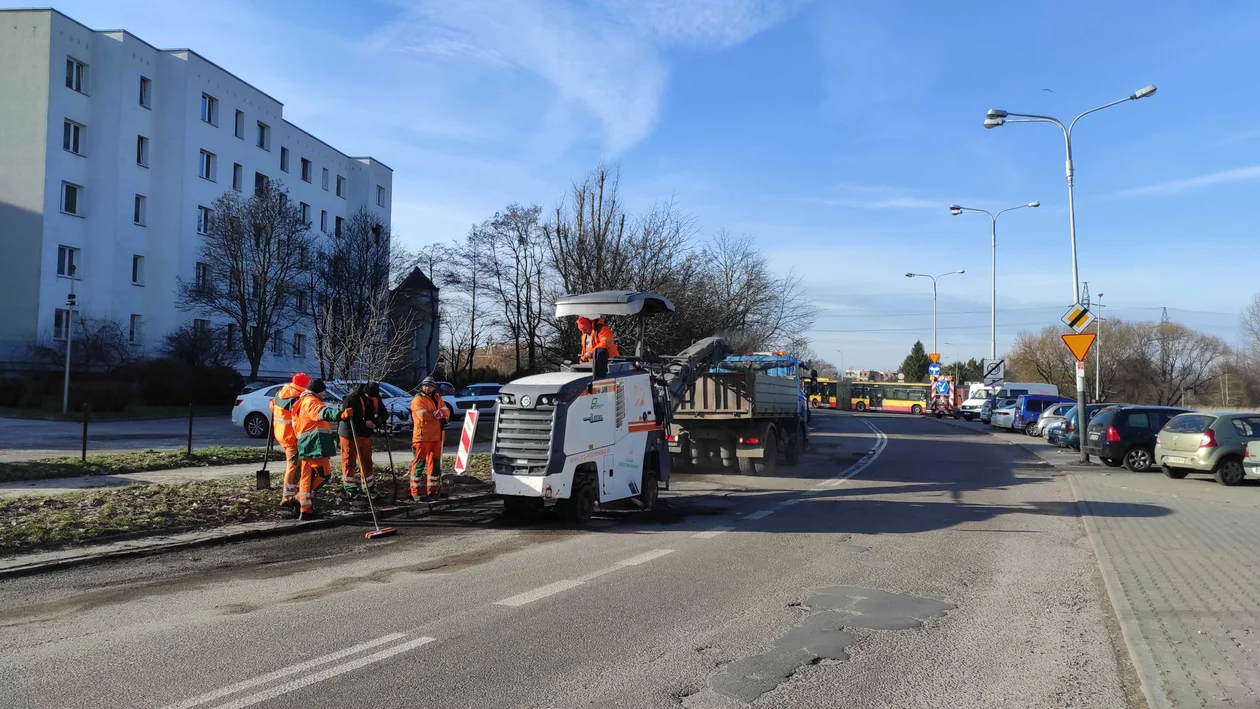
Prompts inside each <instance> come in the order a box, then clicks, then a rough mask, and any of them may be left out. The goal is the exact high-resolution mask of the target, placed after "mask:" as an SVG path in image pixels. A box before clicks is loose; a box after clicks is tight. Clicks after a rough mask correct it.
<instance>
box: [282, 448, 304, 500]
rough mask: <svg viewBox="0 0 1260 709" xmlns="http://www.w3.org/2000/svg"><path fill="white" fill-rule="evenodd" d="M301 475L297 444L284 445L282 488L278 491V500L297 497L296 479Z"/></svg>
mask: <svg viewBox="0 0 1260 709" xmlns="http://www.w3.org/2000/svg"><path fill="white" fill-rule="evenodd" d="M301 476H302V461H301V460H300V459H299V458H298V454H297V446H284V490H283V492H281V493H280V502H282V503H283V502H288V501H289V500H292V499H293V498H295V497H297V494H298V479H299V478H300V477H301Z"/></svg>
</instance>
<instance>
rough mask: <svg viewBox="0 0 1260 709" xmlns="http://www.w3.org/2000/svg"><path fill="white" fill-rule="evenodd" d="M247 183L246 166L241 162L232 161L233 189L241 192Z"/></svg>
mask: <svg viewBox="0 0 1260 709" xmlns="http://www.w3.org/2000/svg"><path fill="white" fill-rule="evenodd" d="M244 184H245V168H243V167H241V164H240V163H239V162H236V163H232V189H234V190H236V191H237V192H240V191H241V189H242V188H243V187H244Z"/></svg>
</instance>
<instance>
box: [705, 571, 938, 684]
mask: <svg viewBox="0 0 1260 709" xmlns="http://www.w3.org/2000/svg"><path fill="white" fill-rule="evenodd" d="M804 607H805V608H806V609H807V610H809V611H810V615H807V616H805V619H804V620H803V621H802V622H801V624H800V625H799V626H797V627H795V628H793V629H792V630H789V631H788V632H787V634H786V635H784V636H783V637H781V638H779V639H778V640H776V641H775V642H774V649H772V650H770V651H769V652H766V653H763V654H761V655H754V656H753V657H746V658H744V659H742V660H736V661H735V662H732V663H730V664H729V665H727V666H726V667H724V668H723V670H722V671H721V672H719V673H718V674H716V675H714V677H713V678H712V679H710V680H709V686H710V687H712V688H713V691H715V692H717V693H719V694H722V695H725V696H727V697H730V698H731V699H736V700H738V701H741V702H744V703H746V704H751V703H752V702H753V701H755V700H756V699H757V698H758V697H760V696H761V695H763V694H765V693H766V692H769V691H771V690H772V689H774V688H775V687H778V686H779V685H780V684H782V683H783V682H786V681H787V680H788V679H789V678H791V676H792V675H793V674H795V673H796V671H797V670H799V669H800V668H801V667H804V666H806V665H815V664H818V663H819V662H822V661H823V660H832V661H835V662H843V661H845V660H848V659H849V653H848V652H847V650H848V648H849V647H850V646H851V645H853V644H854V643H855V642H856V638H855V637H854V636H853V634H852V633H849V632H846V630H845V628H865V629H868V630H914V629H917V628H921V627H923V622H924V621H925V620H926V619H928V618H939V617H941V616H943V615H945V613H946V612H948V611H951V610H953V609H954V608H957V606H955V605H954V604H953V603H949V602H948V601H942V600H938V599H935V598H925V597H922V596H910V595H906V594H900V593H889V592H887V591H881V590H878V589H873V588H858V587H856V586H830V587H827V588H820V589H817V590H816V591H814V592H813V593H812V594H811V595H810V596H809V597H808V598H807V599H806V600H805V603H804Z"/></svg>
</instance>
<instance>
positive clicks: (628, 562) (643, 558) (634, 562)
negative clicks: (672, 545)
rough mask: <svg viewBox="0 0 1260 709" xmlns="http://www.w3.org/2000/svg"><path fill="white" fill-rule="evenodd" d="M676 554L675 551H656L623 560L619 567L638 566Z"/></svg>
mask: <svg viewBox="0 0 1260 709" xmlns="http://www.w3.org/2000/svg"><path fill="white" fill-rule="evenodd" d="M672 553H674V550H673V549H654V550H652V551H649V552H645V553H643V554H640V555H638V556H632V557H630V558H629V559H623V560H621V561H618V562H617V566H638V565H639V564H642V563H645V562H648V561H651V560H653V559H658V558H660V557H662V556H665V555H666V554H672Z"/></svg>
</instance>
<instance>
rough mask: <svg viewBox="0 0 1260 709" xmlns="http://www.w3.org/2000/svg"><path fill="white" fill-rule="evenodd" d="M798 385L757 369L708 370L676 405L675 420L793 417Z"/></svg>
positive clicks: (792, 380) (795, 408) (797, 398)
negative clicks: (755, 370)
mask: <svg viewBox="0 0 1260 709" xmlns="http://www.w3.org/2000/svg"><path fill="white" fill-rule="evenodd" d="M799 392H800V385H799V384H798V383H797V382H796V380H794V379H788V378H785V377H772V376H769V375H766V374H762V373H759V372H744V373H735V372H731V373H709V374H705V375H703V376H701V377H700V378H699V379H698V380H697V381H696V385H695V387H694V388H693V389H692V390H691V392H690V393H689V395H688V396H687V398H686V399H684V400H683V401H682V403H681V404H680V405H679V407H678V411H677V413H676V414H675V415H674V418H675V419H678V420H688V419H691V420H695V419H752V418H773V417H779V416H792V415H794V414H796V412H797V406H798V402H799V398H800V393H799Z"/></svg>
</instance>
